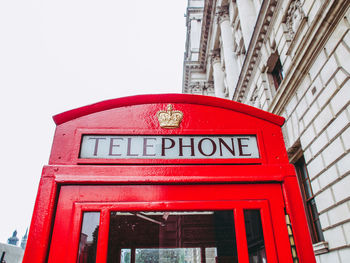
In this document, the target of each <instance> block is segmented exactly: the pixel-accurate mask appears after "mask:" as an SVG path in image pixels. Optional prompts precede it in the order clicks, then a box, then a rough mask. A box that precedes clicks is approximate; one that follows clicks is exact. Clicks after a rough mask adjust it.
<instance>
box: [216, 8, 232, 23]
mask: <svg viewBox="0 0 350 263" xmlns="http://www.w3.org/2000/svg"><path fill="white" fill-rule="evenodd" d="M216 15H217V22H218V24H220V23H221V22H223V21H225V20H230V16H229V10H228V6H220V7H217V11H216Z"/></svg>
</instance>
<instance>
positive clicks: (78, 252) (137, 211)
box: [48, 183, 293, 263]
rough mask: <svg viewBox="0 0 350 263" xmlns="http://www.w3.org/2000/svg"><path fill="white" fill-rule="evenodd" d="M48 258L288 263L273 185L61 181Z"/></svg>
mask: <svg viewBox="0 0 350 263" xmlns="http://www.w3.org/2000/svg"><path fill="white" fill-rule="evenodd" d="M48 262H49V263H53V262H72V263H73V262H74V263H75V262H77V263H85V262H108V263H109V262H113V263H114V262H118V263H135V262H136V263H141V262H145V263H148V262H150V263H153V262H169V263H173V262H179V263H180V262H188V263H197V262H200V263H203V262H205V263H216V262H218V263H221V262H222V263H226V262H232V263H235V262H239V263H248V262H249V263H251V262H256V263H260V262H261V263H263V262H268V263H274V262H280V263H282V262H283V263H288V262H293V261H292V256H291V247H290V243H289V238H288V231H287V226H286V221H285V215H284V201H283V196H282V191H281V187H280V184H277V183H276V184H259V185H258V184H231V185H230V184H214V185H204V184H203V185H118V186H114V185H113V186H111V185H110V186H62V187H61V190H60V194H59V200H58V206H57V211H56V217H55V222H54V229H53V235H52V241H51V246H50V251H49V259H48Z"/></svg>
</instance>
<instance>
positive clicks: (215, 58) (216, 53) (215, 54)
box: [210, 49, 221, 64]
mask: <svg viewBox="0 0 350 263" xmlns="http://www.w3.org/2000/svg"><path fill="white" fill-rule="evenodd" d="M210 58H211V63H212V64H215V63H219V62H221V57H220V49H215V50H213V51H212V52H211V54H210Z"/></svg>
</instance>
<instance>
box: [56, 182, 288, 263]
mask: <svg viewBox="0 0 350 263" xmlns="http://www.w3.org/2000/svg"><path fill="white" fill-rule="evenodd" d="M100 200H104V202H98V201H100ZM145 200H147V201H145ZM179 200H181V201H179ZM272 208H273V209H272ZM221 209H233V210H235V209H237V210H236V211H235V216H236V224H237V226H236V229H237V233H236V235H237V243H239V244H238V255H239V260H240V263H243V262H247V263H248V261H249V260H248V255H247V245H246V244H244V243H246V242H247V241H246V237H245V230H244V218H243V209H259V210H261V216H262V224H263V232H264V238H265V242H266V253H267V257H268V262H271V263H274V262H278V261H277V256H276V246H277V249H279V247H283V246H284V247H288V246H289V245H288V242H289V241H288V234H287V233H286V231H283V229H286V223H285V222H282V223H281V222H280V221H276V220H275V219H276V218H283V217H284V209H283V197H282V193H281V189H280V187H279V185H278V184H269V185H266V184H265V185H262V187H261V186H258V185H177V186H174V185H173V186H170V185H158V186H155V185H149V186H141V185H135V186H127V185H125V186H64V187H62V190H61V194H60V198H59V202H58V207H57V211H58V214H57V217H56V219H55V228H54V233H53V239H52V243H51V249H50V256H49V262H50V263H51V262H63V261H64V262H75V259H76V256H77V248H78V242H79V230H80V225H81V220H82V211H102V216H101V226H100V229H101V231H100V232H99V243H98V255H97V259H98V260H96V262H105V256H106V249H107V240H108V225H109V222H108V220H109V217H108V211H174V210H175V211H176V210H180V211H186V210H221ZM270 210H271V211H270ZM70 222H71V224H70ZM272 224H274V225H275V227H276V228H278V229H279V231H276V232H273V230H272ZM280 229H282V231H281V230H280ZM67 237H68V238H69V240H70V242H69V243H67V242H65V240H67ZM275 240H276V241H275ZM100 241H101V243H100ZM242 242H243V243H242ZM279 262H283V263H288V262H290V263H291V262H292V259H291V253H290V251H289V252H288V251H286V252H285V253H283V255H281V258H280V261H279Z"/></svg>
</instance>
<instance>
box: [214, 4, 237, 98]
mask: <svg viewBox="0 0 350 263" xmlns="http://www.w3.org/2000/svg"><path fill="white" fill-rule="evenodd" d="M217 14H218V23H219V25H220V31H221V39H222V48H223V52H224V60H225V69H226V81H227V86H228V92H229V98H230V99H232V97H233V94H234V92H235V89H236V85H237V81H238V76H239V68H238V65H237V61H236V59H235V57H234V53H233V31H232V27H231V25H230V18H229V15H228V7H227V6H226V7H221V8H220V10H219V12H218V13H217Z"/></svg>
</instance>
